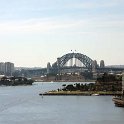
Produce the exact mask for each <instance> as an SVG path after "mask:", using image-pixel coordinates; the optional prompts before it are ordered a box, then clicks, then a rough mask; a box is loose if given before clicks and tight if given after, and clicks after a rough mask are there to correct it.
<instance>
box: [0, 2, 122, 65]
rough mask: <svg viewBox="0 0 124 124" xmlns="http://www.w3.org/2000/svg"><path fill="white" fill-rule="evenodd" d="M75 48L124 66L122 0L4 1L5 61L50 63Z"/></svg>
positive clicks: (0, 17)
mask: <svg viewBox="0 0 124 124" xmlns="http://www.w3.org/2000/svg"><path fill="white" fill-rule="evenodd" d="M71 50H76V51H77V52H80V53H82V54H85V55H87V56H89V57H90V58H91V59H93V60H97V61H98V63H99V61H100V60H102V59H103V60H105V64H106V65H122V64H124V57H123V51H124V1H123V0H20V1H19V0H18V1H17V0H0V53H1V55H0V61H1V62H2V61H3V62H5V61H11V62H14V63H15V66H28V67H35V66H40V67H45V66H46V64H47V62H51V63H53V62H55V61H56V58H57V57H61V56H62V55H64V54H66V53H68V52H71Z"/></svg>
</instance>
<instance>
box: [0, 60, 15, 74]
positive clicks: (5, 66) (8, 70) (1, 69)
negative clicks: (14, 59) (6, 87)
mask: <svg viewBox="0 0 124 124" xmlns="http://www.w3.org/2000/svg"><path fill="white" fill-rule="evenodd" d="M13 72H14V63H11V62H5V63H4V62H1V63H0V74H4V75H6V76H12V74H13Z"/></svg>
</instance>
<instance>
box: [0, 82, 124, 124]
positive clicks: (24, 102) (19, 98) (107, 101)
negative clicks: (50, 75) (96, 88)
mask: <svg viewBox="0 0 124 124" xmlns="http://www.w3.org/2000/svg"><path fill="white" fill-rule="evenodd" d="M60 86H62V83H35V85H33V86H15V87H0V124H124V108H119V107H115V106H114V104H113V102H112V100H111V99H112V96H44V97H43V98H42V97H41V96H39V95H38V94H39V93H41V92H44V91H48V90H52V89H57V88H59V87H60Z"/></svg>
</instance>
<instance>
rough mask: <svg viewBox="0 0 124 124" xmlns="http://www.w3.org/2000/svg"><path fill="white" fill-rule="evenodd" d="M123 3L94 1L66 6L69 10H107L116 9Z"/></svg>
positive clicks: (119, 1)
mask: <svg viewBox="0 0 124 124" xmlns="http://www.w3.org/2000/svg"><path fill="white" fill-rule="evenodd" d="M122 3H124V1H123V0H109V1H108V0H102V1H100V0H95V1H93V0H92V1H87V2H81V3H78V2H77V3H72V4H68V5H67V7H69V8H78V9H93V8H106V7H107V8H109V7H116V6H118V5H121V4H122Z"/></svg>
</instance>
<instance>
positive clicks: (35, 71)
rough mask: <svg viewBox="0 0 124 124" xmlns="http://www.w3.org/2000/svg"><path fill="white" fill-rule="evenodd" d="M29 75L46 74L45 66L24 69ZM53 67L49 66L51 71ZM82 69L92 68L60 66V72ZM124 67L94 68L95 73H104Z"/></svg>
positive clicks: (117, 70) (82, 70)
mask: <svg viewBox="0 0 124 124" xmlns="http://www.w3.org/2000/svg"><path fill="white" fill-rule="evenodd" d="M25 71H26V72H27V74H28V75H29V76H31V75H34V76H41V75H46V74H47V68H42V69H32V70H25ZM54 71H56V70H54V68H51V72H54ZM84 71H89V72H92V69H90V70H88V69H87V68H86V67H75V66H73V67H68V66H66V67H62V68H60V73H74V72H77V73H80V72H84ZM123 71H124V68H111V67H105V68H96V72H97V73H104V72H115V73H118V72H123Z"/></svg>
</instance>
